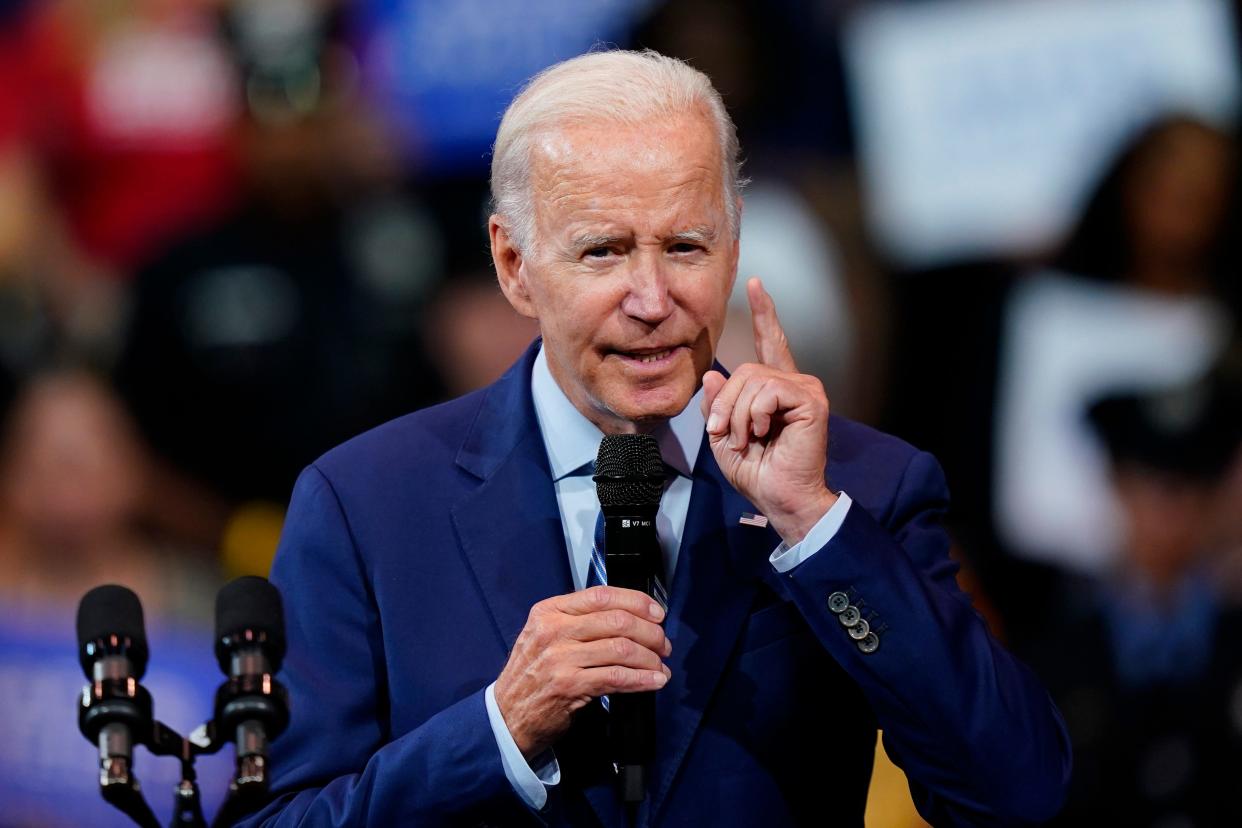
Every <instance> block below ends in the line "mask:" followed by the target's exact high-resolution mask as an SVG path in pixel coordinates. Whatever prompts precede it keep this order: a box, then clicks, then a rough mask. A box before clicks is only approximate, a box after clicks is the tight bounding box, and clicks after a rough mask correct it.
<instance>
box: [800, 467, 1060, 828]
mask: <svg viewBox="0 0 1242 828" xmlns="http://www.w3.org/2000/svg"><path fill="white" fill-rule="evenodd" d="M947 505H948V492H947V489H946V486H945V482H944V476H943V473H942V472H941V470H940V466H939V464H938V463H937V462H936V461H935V459H934V458H933V457H932V456H931V455H929V454H926V453H916V454H915V455H914V456H913V457H912V458H911V460H910V462H909V463H908V465H907V466H906V469H905V471H904V472H903V475H902V479H901V482H900V485H899V486H898V489H897V492H896V495H895V497H894V498H893V501H892V503H891V505H890V507H889V509H888V510H887V512H886V513H885V514H883V515H880V516H878V517H879V519H878V520H877V516H873V515H872V514H871V513H869V512H868V511H867V510H866V509H863V508H860V504H858V503H857V502H855V503H854V505H853V507H852V508H851V509H850V510H849V512H848V514H847V515H846V517H845V520H844V522H843V523H842V525H841V527H840V529H839V530H838V531H837V533H836V534H835V535H834V536H833V537H832V539H831V540H830V541H828V543H827V544H825V545H824V547H823V548H822V549H820V550H818V551H817V552H816V553H815V554H813V555H811V556H810V557H809V558H807V559H806V560H805V561H804V562H803V563H801V564H800V565H798V566H797V567H796V568H794V569H793V570H791V571H790V572H788V573H787V574H785V575H783V576H782V577H784V578H785V579H786V584H787V585H788V586H789V589H790V592H791V594H792V596H793V599H794V601H795V602H796V603H797V605H798V607H799V609H800V611H801V612H802V614H803V615H804V616H805V617H806V619H807V620H808V622H809V623H810V624H811V626H812V628H813V629H814V630H815V633H816V635H817V637H818V638H819V639H820V641H821V643H822V644H823V645H824V646H825V647H826V648H827V649H828V650H829V651H830V653H831V654H832V656H833V657H834V658H835V659H836V660H837V662H839V663H840V664H841V666H842V667H843V668H844V669H845V670H846V671H847V672H848V673H849V674H850V676H851V677H852V678H853V679H854V680H855V681H857V682H858V684H859V686H860V687H861V688H862V689H863V691H864V692H865V694H866V695H867V698H868V699H869V700H870V702H871V706H872V708H873V709H874V711H875V714H876V718H877V720H878V722H879V725H880V727H881V728H882V730H883V731H884V745H885V749H886V750H887V751H888V753H889V755H890V756H891V757H892V758H893V760H894V761H895V762H897V763H898V764H899V765H900V766H901V767H902V768H903V770H905V772H906V776H907V778H908V779H909V781H910V787H911V791H912V793H913V795H914V801H915V805H916V807H917V808H918V809H919V812H920V813H921V814H922V815H923V817H924V818H925V819H927V820H928V822H930V823H931V824H933V825H949V824H952V825H991V824H1015V823H1017V824H1021V823H1026V822H1040V821H1044V820H1046V819H1048V818H1050V817H1051V816H1052V815H1054V814H1055V813H1056V812H1057V810H1058V809H1059V808H1060V805H1061V803H1062V802H1063V800H1064V796H1065V791H1066V786H1067V785H1068V779H1069V770H1070V747H1069V739H1068V737H1067V735H1066V731H1065V726H1064V724H1063V722H1062V721H1061V717H1060V714H1059V713H1058V712H1057V710H1056V707H1055V706H1054V705H1053V703H1052V701H1051V699H1050V697H1049V696H1048V693H1047V691H1046V690H1045V689H1044V688H1043V687H1042V686H1041V685H1040V683H1039V682H1038V680H1037V679H1036V678H1035V676H1034V674H1033V673H1032V672H1031V671H1030V669H1029V668H1027V667H1026V666H1025V665H1024V664H1022V663H1021V662H1019V661H1018V660H1017V659H1016V658H1015V657H1014V656H1013V655H1011V654H1010V653H1009V652H1008V651H1006V650H1005V649H1004V648H1003V647H1002V646H1001V645H1000V644H999V643H998V642H997V641H996V640H995V639H994V638H993V637H992V635H991V634H990V633H989V631H988V629H987V626H986V624H985V623H984V621H983V619H982V618H981V617H980V616H979V615H978V613H976V612H975V610H974V608H973V607H972V606H971V603H970V599H969V597H967V596H966V594H965V593H963V592H962V591H961V590H960V589H959V588H958V586H957V582H956V579H955V575H956V571H957V566H956V564H954V563H953V562H952V561H951V560H950V558H949V540H948V537H947V535H946V534H945V532H944V530H943V529H942V528H941V526H940V518H941V516H942V515H943V513H944V511H945V510H946V508H947ZM834 593H843V594H844V595H845V596H847V597H848V599H849V605H850V606H854V607H856V608H857V610H858V612H859V615H860V616H861V617H862V618H863V619H864V620H866V621H867V623H868V625H869V627H870V629H871V630H872V632H874V633H875V638H876V641H875V642H874V643H875V644H877V645H878V646H875V647H874V648H872V646H871V643H868V644H866V645H864V644H863V642H861V641H858V640H855V639H854V638H853V637H851V636H850V635H849V630H848V628H847V627H846V626H845V625H844V624H843V623H842V620H841V618H840V613H839V612H834V611H833V610H832V608H830V606H829V597H830V596H832V595H833V594H834ZM834 604H835V606H836V607H837V609H838V610H840V608H841V605H842V602H841V599H840V596H837V598H836V600H835V601H834ZM868 650H870V652H868Z"/></svg>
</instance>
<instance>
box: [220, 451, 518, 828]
mask: <svg viewBox="0 0 1242 828" xmlns="http://www.w3.org/2000/svg"><path fill="white" fill-rule="evenodd" d="M272 581H273V583H275V584H276V585H277V586H278V587H279V588H280V590H281V594H282V596H283V598H284V606H285V619H286V628H287V637H288V643H289V649H288V655H287V657H286V659H285V662H284V668H283V671H282V673H281V674H280V676H279V678H280V680H282V681H283V682H284V683H285V684H286V686H287V687H288V689H289V693H290V696H291V698H292V699H293V700H294V701H293V705H292V707H293V709H292V710H291V722H290V725H289V729H288V731H287V732H285V733H284V734H283V735H282V736H281V737H279V738H278V739H276V740H275V742H274V743H273V747H272V751H273V752H272V767H273V771H274V776H275V778H274V782H273V787H272V790H273V794H274V798H273V800H272V802H271V803H270V804H268V805H267V806H266V807H265V808H263V809H262V810H260V811H258V812H257V813H255V814H252V815H251V816H249V817H248V818H246V819H245V820H243V821H242V822H241V823H239V824H242V825H246V826H260V825H265V826H280V825H314V826H335V825H381V824H386V825H441V824H448V823H452V824H457V823H459V822H472V823H473V822H483V823H485V822H493V821H495V822H500V823H503V824H506V825H508V824H518V825H520V824H527V823H532V822H533V823H535V824H537V823H538V822H539V820H537V819H536V818H535V815H534V814H533V812H531V811H529V810H528V809H527V808H526V806H525V805H524V804H522V803H521V801H520V800H519V799H518V797H517V796H516V795H515V794H514V792H513V788H512V787H511V786H510V784H509V781H508V779H507V778H506V776H505V773H504V769H503V767H502V764H501V759H500V753H499V750H498V748H497V746H496V739H495V737H494V736H493V734H492V729H491V726H490V723H489V720H488V715H487V709H486V706H485V700H484V688H482V687H480V688H478V690H477V691H475V692H471V693H469V695H465V696H464V697H463V698H461V699H460V700H459V701H457V702H456V703H455V704H453V705H451V706H449V707H448V708H446V709H444V710H441V711H440V712H439V713H437V714H436V715H434V716H432V717H431V718H429V719H427V720H426V721H424V722H423V723H422V724H421V725H419V726H418V727H416V728H415V729H414V730H412V731H410V732H408V733H404V734H402V735H400V736H398V737H396V738H393V737H392V734H391V732H390V730H389V723H388V717H387V710H388V696H387V677H386V671H385V659H384V652H383V644H382V633H381V630H382V623H383V619H381V618H380V617H379V614H378V612H377V610H376V604H375V601H374V600H373V597H372V595H371V591H370V589H369V587H368V584H369V580H368V578H367V576H366V573H365V571H364V564H363V561H362V559H361V558H360V556H359V555H358V552H357V549H356V547H355V544H354V540H353V536H352V534H351V532H350V529H349V525H348V521H347V518H346V516H345V514H344V512H343V510H342V508H341V505H340V503H339V501H338V500H337V497H336V494H335V492H334V491H333V489H332V486H331V484H330V483H329V481H328V480H327V478H326V477H324V475H323V474H322V473H321V472H320V471H319V470H318V469H317V468H316V467H314V466H311V467H310V468H308V469H307V470H306V471H305V472H303V474H302V476H301V477H300V478H299V479H298V483H297V485H296V486H295V488H294V493H293V499H292V503H291V505H290V509H289V514H288V517H287V519H286V523H285V531H284V534H283V535H282V537H281V543H280V548H279V550H278V551H277V555H276V561H275V563H274V565H273V567H272Z"/></svg>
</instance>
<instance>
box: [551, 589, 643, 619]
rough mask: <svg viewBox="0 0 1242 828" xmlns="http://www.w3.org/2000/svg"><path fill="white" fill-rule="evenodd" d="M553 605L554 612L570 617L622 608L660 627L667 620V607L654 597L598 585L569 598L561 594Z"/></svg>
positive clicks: (554, 599)
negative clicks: (665, 610) (662, 605)
mask: <svg viewBox="0 0 1242 828" xmlns="http://www.w3.org/2000/svg"><path fill="white" fill-rule="evenodd" d="M549 603H550V605H551V608H552V609H554V610H557V611H559V612H563V613H565V614H567V615H587V614H590V613H595V612H603V611H605V610H612V609H619V610H625V611H626V612H629V613H632V614H633V615H635V616H637V617H639V618H646V619H649V620H651V621H654V622H655V623H657V624H658V623H660V622H661V621H663V620H664V608H663V607H661V606H660V605H659V604H657V603H656V602H655V601H653V600H652V599H651V596H650V595H647V594H646V593H644V592H639V591H638V590H635V589H624V588H622V587H612V586H594V587H591V588H590V589H584V590H580V591H578V592H571V593H569V594H568V595H558V596H556V597H555V598H552V599H549Z"/></svg>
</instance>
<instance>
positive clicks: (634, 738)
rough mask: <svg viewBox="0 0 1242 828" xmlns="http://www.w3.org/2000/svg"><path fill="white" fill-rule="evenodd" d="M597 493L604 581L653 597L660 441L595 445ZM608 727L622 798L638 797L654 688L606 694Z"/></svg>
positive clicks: (631, 439) (627, 439) (651, 749)
mask: <svg viewBox="0 0 1242 828" xmlns="http://www.w3.org/2000/svg"><path fill="white" fill-rule="evenodd" d="M594 480H595V492H596V495H597V496H598V497H599V504H600V508H601V509H602V510H603V513H604V563H605V566H606V568H607V570H608V584H609V585H610V586H619V587H624V588H626V589H635V590H639V591H640V592H645V593H647V594H648V595H650V596H653V597H655V596H656V594H657V587H656V582H657V579H658V578H659V577H660V573H662V572H663V570H664V561H663V556H662V554H661V552H660V540H659V538H658V537H657V535H656V512H657V511H658V510H659V507H660V496H661V495H662V494H663V493H664V463H663V461H662V460H661V458H660V446H659V443H657V442H656V440H655V438H654V437H652V436H651V435H649V434H610V435H607V436H605V437H604V439H603V440H601V441H600V444H599V454H598V455H597V457H596V461H595V477H594ZM608 732H609V741H610V743H611V750H612V754H613V761H614V762H615V763H616V765H617V773H618V775H619V777H620V785H621V795H622V798H623V799H624V800H625V801H626V802H629V803H636V802H641V801H642V799H643V796H644V793H645V789H646V780H645V770H644V768H645V766H646V765H647V764H649V763H650V762H651V760H652V759H653V758H654V757H655V693H654V692H651V691H647V692H642V693H617V694H614V695H612V696H610V697H609V705H608Z"/></svg>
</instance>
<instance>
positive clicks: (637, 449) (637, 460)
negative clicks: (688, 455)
mask: <svg viewBox="0 0 1242 828" xmlns="http://www.w3.org/2000/svg"><path fill="white" fill-rule="evenodd" d="M594 479H595V493H596V495H597V496H598V497H599V503H600V506H605V507H607V506H639V507H642V506H648V507H653V506H659V505H660V495H662V494H663V493H664V461H663V459H662V458H661V457H660V444H659V443H657V442H656V439H655V438H654V437H652V436H651V435H650V434H608V435H605V437H604V439H602V440H600V442H599V454H598V455H596V458H595V478H594Z"/></svg>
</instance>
